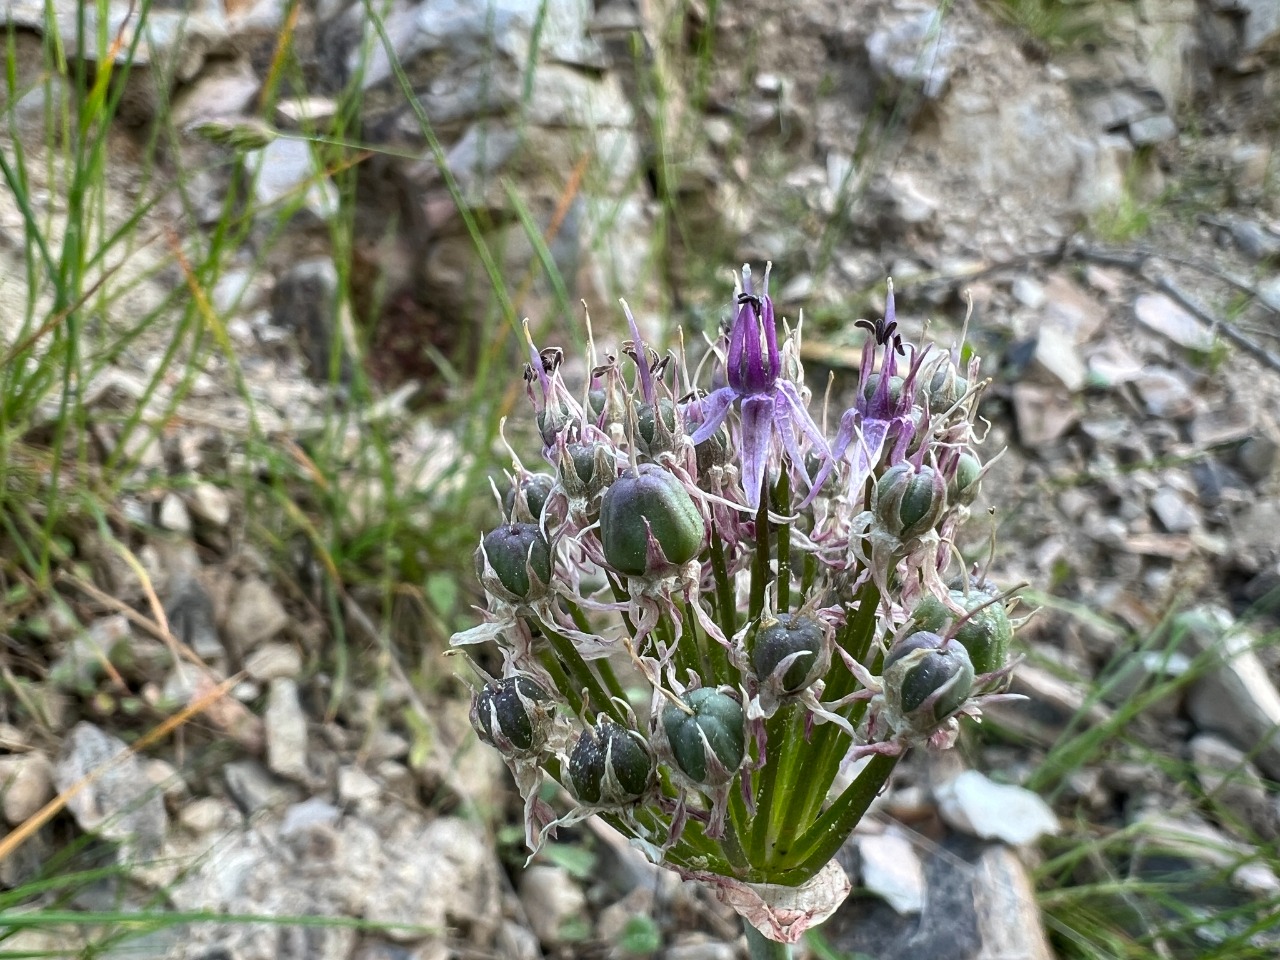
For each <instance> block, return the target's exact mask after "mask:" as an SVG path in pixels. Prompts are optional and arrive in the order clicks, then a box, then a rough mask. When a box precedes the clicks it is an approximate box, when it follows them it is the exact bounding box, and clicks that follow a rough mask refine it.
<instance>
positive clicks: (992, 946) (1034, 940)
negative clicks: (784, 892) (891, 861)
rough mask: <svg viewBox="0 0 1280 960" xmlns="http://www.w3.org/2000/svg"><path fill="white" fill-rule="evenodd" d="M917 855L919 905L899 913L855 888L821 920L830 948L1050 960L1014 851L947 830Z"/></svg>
mask: <svg viewBox="0 0 1280 960" xmlns="http://www.w3.org/2000/svg"><path fill="white" fill-rule="evenodd" d="M919 855H920V857H921V859H922V860H923V861H924V868H925V879H926V883H927V895H926V897H925V904H924V909H923V910H922V911H921V913H919V914H911V915H908V916H901V915H899V914H897V913H896V912H894V910H893V908H892V907H890V906H889V905H888V904H886V903H884V902H883V901H882V900H880V899H879V898H878V897H868V896H858V895H857V891H855V892H854V894H853V895H852V896H850V897H849V898H848V899H847V900H846V901H845V902H844V903H843V904H842V905H841V906H840V908H839V909H838V910H837V911H836V913H835V914H834V915H833V916H832V917H831V918H830V919H829V920H827V921H826V922H825V923H824V924H823V926H822V934H823V938H824V939H825V940H826V941H827V942H828V943H829V944H831V946H832V947H833V948H834V950H835V952H837V953H839V954H840V955H842V956H849V955H852V954H862V955H866V956H870V957H875V958H876V960H919V958H920V957H939V958H946V960H1005V958H1008V960H1013V958H1015V957H1016V958H1018V960H1052V958H1053V952H1052V951H1051V950H1050V949H1049V945H1048V943H1047V941H1046V939H1045V934H1044V921H1043V919H1042V918H1041V916H1040V912H1039V909H1038V908H1037V907H1036V896H1035V888H1034V885H1033V884H1032V882H1031V879H1030V877H1029V876H1028V874H1027V871H1026V868H1025V867H1024V866H1023V865H1022V862H1021V861H1020V860H1019V859H1018V857H1017V856H1016V855H1015V854H1014V852H1013V851H1011V850H1009V849H1008V848H1006V847H1003V846H1000V845H998V844H997V845H992V844H987V843H983V842H981V841H978V840H973V839H970V838H967V837H963V836H960V835H956V834H949V835H946V836H944V837H943V838H942V839H941V841H938V840H936V839H933V838H931V841H930V843H929V844H928V845H927V846H925V847H922V848H921V849H920V851H919ZM844 856H845V855H844V854H841V857H842V858H843V857H844Z"/></svg>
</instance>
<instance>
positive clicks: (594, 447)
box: [557, 443, 617, 500]
mask: <svg viewBox="0 0 1280 960" xmlns="http://www.w3.org/2000/svg"><path fill="white" fill-rule="evenodd" d="M557 466H558V468H559V473H560V483H561V484H562V485H563V486H564V489H565V492H566V493H568V494H569V496H571V497H582V498H585V499H588V500H589V499H591V498H592V497H594V496H595V495H596V494H597V493H599V492H600V491H601V490H603V489H604V488H605V487H606V486H608V485H609V484H610V483H612V482H613V478H614V476H615V475H616V473H617V468H616V467H615V466H614V461H613V456H612V454H611V453H610V450H609V447H608V446H607V445H606V444H604V443H569V444H565V446H564V448H563V452H562V453H561V454H560V457H559V460H558V462H557Z"/></svg>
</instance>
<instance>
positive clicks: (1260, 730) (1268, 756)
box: [1177, 607, 1280, 780]
mask: <svg viewBox="0 0 1280 960" xmlns="http://www.w3.org/2000/svg"><path fill="white" fill-rule="evenodd" d="M1177 626H1178V627H1180V628H1182V629H1184V630H1185V636H1186V638H1187V640H1188V642H1189V643H1191V644H1192V646H1193V647H1194V648H1195V649H1196V651H1197V652H1198V653H1209V654H1210V655H1211V656H1212V658H1213V662H1212V665H1211V666H1210V667H1209V668H1208V669H1206V670H1203V671H1201V672H1200V673H1199V674H1198V675H1197V676H1196V678H1195V679H1194V680H1193V681H1192V683H1191V688H1190V690H1189V691H1188V694H1187V710H1188V712H1189V713H1190V714H1191V719H1192V720H1194V721H1195V723H1196V725H1197V726H1198V727H1199V728H1200V729H1201V730H1205V731H1211V732H1215V733H1219V734H1221V735H1222V736H1224V737H1225V738H1226V739H1227V740H1229V741H1230V742H1231V743H1233V744H1234V745H1235V746H1237V747H1239V748H1240V749H1241V750H1245V751H1247V752H1248V753H1249V755H1250V756H1251V757H1253V761H1254V763H1256V764H1257V765H1258V769H1260V770H1261V771H1262V772H1263V774H1265V775H1266V776H1267V777H1269V778H1270V779H1272V780H1280V693H1278V692H1277V691H1276V688H1275V685H1274V684H1273V683H1272V681H1271V678H1270V676H1269V675H1268V671H1267V668H1266V667H1265V666H1263V664H1262V661H1261V660H1259V659H1258V655H1257V654H1256V653H1254V647H1255V646H1256V645H1257V638H1255V637H1253V636H1252V635H1251V634H1249V633H1248V632H1246V631H1244V630H1241V629H1239V628H1238V627H1236V626H1235V625H1234V624H1233V623H1232V620H1231V617H1230V615H1229V614H1227V613H1226V612H1225V611H1222V610H1219V609H1216V608H1213V607H1201V608H1197V609H1196V610H1192V611H1190V612H1188V613H1186V614H1183V615H1182V616H1181V617H1179V618H1178V620H1177Z"/></svg>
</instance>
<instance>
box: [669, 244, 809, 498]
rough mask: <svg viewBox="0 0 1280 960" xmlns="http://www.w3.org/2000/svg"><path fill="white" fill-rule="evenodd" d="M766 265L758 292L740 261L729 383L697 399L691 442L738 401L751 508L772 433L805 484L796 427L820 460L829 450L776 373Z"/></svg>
mask: <svg viewBox="0 0 1280 960" xmlns="http://www.w3.org/2000/svg"><path fill="white" fill-rule="evenodd" d="M771 266H772V264H770V265H769V266H766V267H765V273H764V290H763V292H762V293H761V294H760V295H759V296H757V295H756V294H755V293H753V292H752V289H751V267H750V266H747V265H745V264H744V265H743V267H742V292H741V293H739V294H738V313H737V316H736V317H735V318H734V321H733V326H732V328H731V329H730V331H729V354H728V357H727V358H726V361H725V368H726V371H725V372H726V374H727V377H728V381H729V385H728V386H726V387H721V388H720V389H719V390H716V391H715V392H714V393H712V394H710V395H709V396H707V397H705V398H703V399H702V400H701V401H699V402H700V405H701V406H700V409H701V414H702V423H701V425H700V426H699V427H698V429H697V430H695V431H694V434H693V438H692V439H693V442H694V443H695V444H698V443H701V442H702V441H704V440H706V439H707V438H708V437H710V436H711V435H712V434H714V433H715V432H716V430H717V429H719V427H720V425H721V424H722V423H724V418H725V417H726V416H727V415H728V413H729V409H730V408H731V407H732V406H733V405H734V403H735V402H737V403H738V404H739V411H738V412H739V416H740V417H741V419H742V443H741V460H742V463H741V468H742V489H743V492H744V493H745V494H746V505H747V506H748V507H750V508H751V509H752V510H755V509H757V508H758V507H759V505H760V487H761V483H762V482H763V479H764V476H765V466H766V465H767V464H768V462H769V454H770V452H771V451H772V449H773V440H774V438H775V436H776V437H777V438H778V439H779V440H781V441H782V446H783V449H785V450H786V452H787V455H788V456H789V457H790V459H791V467H792V470H794V471H796V472H798V473H799V474H800V475H801V476H803V477H804V480H805V483H806V484H807V485H810V486H811V487H812V484H811V482H810V480H809V473H808V471H807V470H806V469H805V464H804V453H803V451H802V450H801V449H800V442H799V436H798V433H803V434H804V435H805V436H806V437H808V438H809V442H810V443H811V444H813V448H814V450H815V451H816V452H817V453H818V454H819V455H820V456H821V457H822V458H823V459H824V460H829V459H830V456H831V454H830V452H829V450H828V449H827V441H826V440H825V439H824V438H823V436H822V431H821V430H819V429H818V425H817V424H816V423H814V422H813V418H812V417H810V416H809V413H808V411H807V410H805V406H804V401H803V400H802V399H801V397H800V392H799V391H798V390H797V389H796V386H795V384H793V383H792V382H791V381H789V380H787V379H786V378H781V377H779V372H780V371H781V369H782V360H781V358H780V357H779V355H778V333H777V329H776V327H775V325H774V319H773V301H772V300H770V299H769V269H770V267H771ZM824 476H825V467H824Z"/></svg>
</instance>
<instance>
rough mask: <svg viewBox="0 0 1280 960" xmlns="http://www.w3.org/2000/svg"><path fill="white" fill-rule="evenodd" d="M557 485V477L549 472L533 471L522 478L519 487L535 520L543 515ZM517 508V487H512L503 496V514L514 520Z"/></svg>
mask: <svg viewBox="0 0 1280 960" xmlns="http://www.w3.org/2000/svg"><path fill="white" fill-rule="evenodd" d="M555 485H556V478H555V477H553V476H551V474H549V473H531V474H528V475H526V476H525V477H524V478H522V479H521V481H520V487H519V489H520V492H521V493H523V494H524V497H525V502H526V503H528V505H529V514H530V515H531V516H532V517H533V519H534V520H537V519H538V518H539V517H541V516H542V508H543V507H545V506H546V505H547V499H548V498H549V497H550V496H551V491H552V489H553V488H554V487H555ZM515 508H516V488H515V487H511V488H509V489H508V490H507V492H506V495H505V496H503V498H502V512H503V515H504V516H506V518H507V519H508V520H513V521H514V520H515V519H516V518H515V517H514V516H513V513H514V511H515Z"/></svg>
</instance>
